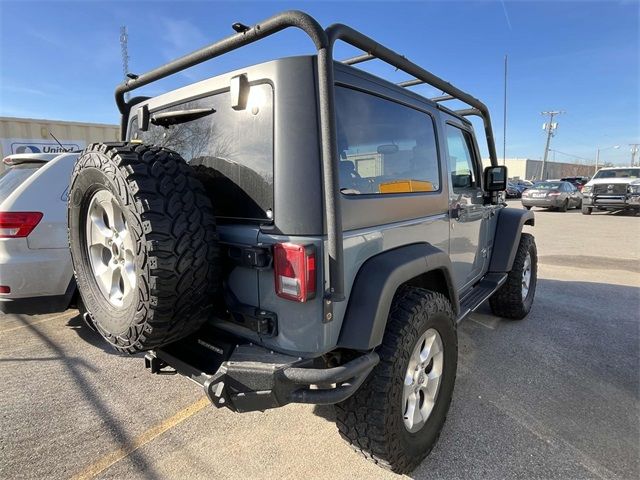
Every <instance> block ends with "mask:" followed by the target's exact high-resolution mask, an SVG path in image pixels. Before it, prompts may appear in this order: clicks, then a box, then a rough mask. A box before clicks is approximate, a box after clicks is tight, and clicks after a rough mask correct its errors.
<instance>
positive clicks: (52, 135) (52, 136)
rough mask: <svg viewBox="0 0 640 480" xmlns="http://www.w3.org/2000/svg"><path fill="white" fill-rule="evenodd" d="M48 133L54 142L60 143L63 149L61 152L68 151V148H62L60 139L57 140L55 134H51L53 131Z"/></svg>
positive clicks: (61, 146)
mask: <svg viewBox="0 0 640 480" xmlns="http://www.w3.org/2000/svg"><path fill="white" fill-rule="evenodd" d="M49 135H51V138H53V139H54V140H55V141H56V143H57V144H58V145H60V148H61V149H62V151H63V152H65V153H66V152H68V151H69V150H67V149H66V148H64V146H63V145H62V144H61V143H60V140H58V139H57V138H56V136H55V135H54V134H53V132H51V131H49Z"/></svg>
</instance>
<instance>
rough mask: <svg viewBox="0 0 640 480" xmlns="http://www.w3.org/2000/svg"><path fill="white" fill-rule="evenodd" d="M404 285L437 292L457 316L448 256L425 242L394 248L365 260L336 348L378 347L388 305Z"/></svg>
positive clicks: (352, 290)
mask: <svg viewBox="0 0 640 480" xmlns="http://www.w3.org/2000/svg"><path fill="white" fill-rule="evenodd" d="M403 284H412V285H416V286H421V287H423V288H430V289H435V290H437V291H440V292H441V293H443V294H445V295H446V296H447V297H448V298H449V300H450V301H451V305H452V306H453V309H454V310H455V311H456V314H457V312H458V309H459V304H458V295H457V292H456V289H455V287H454V283H453V281H452V276H451V261H450V260H449V256H448V255H447V254H446V253H445V252H443V251H442V250H440V249H438V248H436V247H434V246H433V245H430V244H428V243H416V244H412V245H407V246H404V247H400V248H395V249H393V250H389V251H386V252H383V253H380V254H378V255H375V256H374V257H372V258H370V259H368V260H367V261H366V262H365V263H364V264H363V265H362V267H361V268H360V270H359V271H358V274H357V275H356V278H355V280H354V283H353V287H352V289H351V294H350V296H349V303H348V305H347V310H346V313H345V316H344V320H343V322H342V329H341V331H340V337H339V340H338V347H342V348H350V349H354V350H368V349H372V348H375V347H377V346H378V345H380V344H381V343H382V337H383V336H384V331H385V328H386V325H387V318H388V316H389V310H390V308H391V303H392V302H393V298H394V296H395V293H396V291H397V290H398V288H399V287H400V286H401V285H403Z"/></svg>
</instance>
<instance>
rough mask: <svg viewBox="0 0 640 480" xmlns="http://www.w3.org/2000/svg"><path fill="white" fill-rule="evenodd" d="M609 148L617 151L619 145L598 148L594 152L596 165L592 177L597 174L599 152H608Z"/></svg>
mask: <svg viewBox="0 0 640 480" xmlns="http://www.w3.org/2000/svg"><path fill="white" fill-rule="evenodd" d="M610 148H613V149H618V148H620V145H612V146H610V147H604V148H600V147H598V149H597V150H596V165H595V169H594V171H593V174H594V175H595V174H596V173H598V164H599V163H600V150H609V149H610Z"/></svg>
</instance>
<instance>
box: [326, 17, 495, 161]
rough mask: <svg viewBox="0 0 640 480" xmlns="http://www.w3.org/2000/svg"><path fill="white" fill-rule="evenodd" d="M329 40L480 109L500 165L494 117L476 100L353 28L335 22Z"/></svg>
mask: <svg viewBox="0 0 640 480" xmlns="http://www.w3.org/2000/svg"><path fill="white" fill-rule="evenodd" d="M326 32H327V36H328V37H329V45H330V48H333V44H334V43H335V41H336V40H342V41H343V42H346V43H348V44H350V45H352V46H354V47H356V48H359V49H360V50H362V51H364V52H366V53H368V54H370V55H373V56H375V57H377V58H379V59H380V60H382V61H384V62H386V63H388V64H390V65H392V66H394V67H396V68H397V69H399V70H402V71H404V72H406V73H408V74H409V75H412V76H414V77H415V78H417V79H419V80H422V81H423V82H424V83H427V84H429V85H431V86H433V87H436V88H438V89H439V90H442V91H443V92H444V93H448V94H449V95H451V96H452V97H454V98H456V99H458V100H460V101H462V102H464V103H466V104H467V105H470V106H472V107H474V108H477V109H478V110H479V111H480V112H481V114H482V115H481V116H482V120H483V121H484V131H485V135H486V137H487V146H488V149H489V157H490V158H491V164H492V165H498V156H497V153H496V146H495V141H494V138H493V129H492V127H491V116H490V115H489V109H488V108H487V106H486V105H485V104H484V103H482V102H481V101H480V100H478V99H477V98H475V97H473V96H472V95H469V94H468V93H466V92H463V91H462V90H460V89H459V88H457V87H454V86H453V85H451V84H450V83H449V82H447V81H445V80H443V79H442V78H440V77H437V76H436V75H434V74H433V73H431V72H428V71H427V70H425V69H424V68H422V67H420V66H418V65H416V64H415V63H413V62H411V61H409V60H407V59H406V58H405V57H403V56H402V55H400V54H399V53H396V52H394V51H393V50H391V49H389V48H387V47H385V46H384V45H380V44H379V43H378V42H376V41H375V40H373V39H371V38H369V37H367V36H366V35H363V34H362V33H360V32H358V31H357V30H354V29H353V28H351V27H349V26H347V25H343V24H341V23H334V24H333V25H331V26H329V27H328V28H327V30H326Z"/></svg>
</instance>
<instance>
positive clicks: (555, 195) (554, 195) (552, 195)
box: [547, 190, 560, 197]
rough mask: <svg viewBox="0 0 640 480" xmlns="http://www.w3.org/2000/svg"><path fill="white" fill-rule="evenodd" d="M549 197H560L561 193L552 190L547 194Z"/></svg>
mask: <svg viewBox="0 0 640 480" xmlns="http://www.w3.org/2000/svg"><path fill="white" fill-rule="evenodd" d="M547 195H549V196H550V197H557V196H558V195H560V192H558V191H557V190H552V191H550V192H549V193H547Z"/></svg>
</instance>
